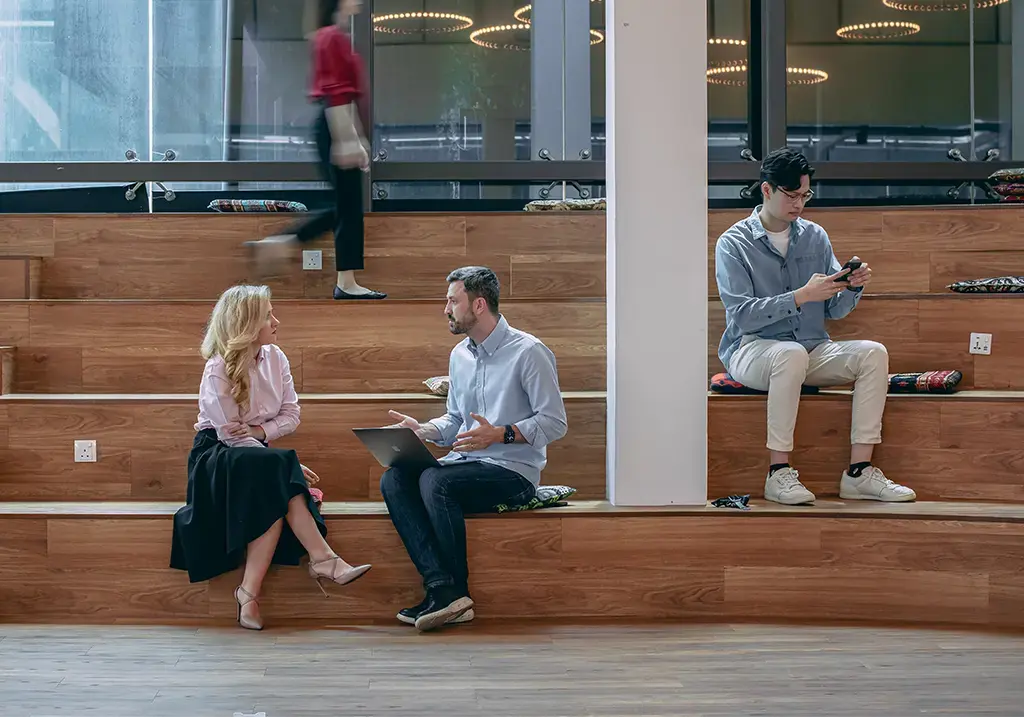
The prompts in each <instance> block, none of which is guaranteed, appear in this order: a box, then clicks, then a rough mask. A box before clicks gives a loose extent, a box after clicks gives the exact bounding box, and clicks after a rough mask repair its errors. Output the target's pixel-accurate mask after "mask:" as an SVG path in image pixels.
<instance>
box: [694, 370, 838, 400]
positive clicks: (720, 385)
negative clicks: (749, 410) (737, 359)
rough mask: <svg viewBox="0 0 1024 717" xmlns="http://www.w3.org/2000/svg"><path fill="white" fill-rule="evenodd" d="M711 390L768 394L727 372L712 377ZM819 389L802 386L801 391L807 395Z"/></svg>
mask: <svg viewBox="0 0 1024 717" xmlns="http://www.w3.org/2000/svg"><path fill="white" fill-rule="evenodd" d="M711 390H712V391H713V392H714V393H725V394H735V395H749V396H765V395H767V394H768V392H767V391H758V390H757V389H753V388H750V386H744V385H743V384H742V383H740V382H739V381H737V380H736V379H734V378H733V377H732V376H730V375H729V374H727V373H716V374H715V375H714V376H712V377H711ZM818 391H819V389H818V387H817V386H801V387H800V393H802V394H805V395H811V396H813V395H814V394H816V393H818Z"/></svg>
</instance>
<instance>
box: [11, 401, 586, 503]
mask: <svg viewBox="0 0 1024 717" xmlns="http://www.w3.org/2000/svg"><path fill="white" fill-rule="evenodd" d="M197 400H198V397H197V396H195V395H124V396H85V395H77V396H60V395H55V396H53V395H49V396H37V397H26V396H19V395H14V396H8V397H5V398H4V399H2V400H0V500H50V501H65V500H127V499H135V500H178V501H183V500H184V499H185V486H186V479H187V474H186V467H185V466H186V459H187V457H188V452H189V450H190V449H191V447H192V441H193V439H194V437H195V431H194V430H193V426H194V425H195V422H196V414H197V412H198V408H197ZM565 405H566V413H567V415H568V421H569V433H568V435H566V437H565V438H563V439H562V440H560V441H556V442H555V443H554V444H552V445H551V446H550V447H549V449H548V466H547V468H546V469H545V471H544V474H543V481H544V482H545V483H546V484H548V485H559V484H562V485H570V486H573V487H575V488H576V489H577V490H578V491H579V493H578V494H577V495H578V497H579V498H581V499H597V498H604V497H605V462H604V461H605V398H604V394H603V393H566V394H565ZM300 406H301V408H302V423H301V425H300V426H299V429H298V431H296V432H295V433H294V434H292V435H291V436H287V437H286V438H283V439H281V440H280V441H277V442H275V444H274V445H275V447H280V448H294V449H295V450H296V451H297V452H298V454H299V458H300V460H302V461H303V462H304V463H306V464H307V465H308V466H309V467H310V468H312V469H313V470H314V471H316V472H317V474H318V475H319V476H320V478H321V483H320V485H319V486H318V487H319V488H321V489H322V490H323V491H324V495H325V496H326V498H327V500H356V501H358V500H380V491H379V481H380V476H381V473H382V472H383V469H382V468H381V467H380V465H379V464H378V463H377V461H376V460H375V459H374V458H373V456H372V455H370V453H369V452H368V451H367V450H366V448H365V447H364V446H363V444H362V443H360V442H359V440H358V439H357V438H356V437H355V436H354V435H353V433H352V429H353V428H362V427H368V426H380V425H387V424H388V423H391V420H390V419H389V418H388V409H394V410H396V411H400V412H402V413H406V414H408V415H411V416H414V417H416V418H418V419H421V420H425V419H428V418H432V417H434V416H439V415H441V414H443V413H444V399H442V398H438V397H436V396H429V395H415V394H413V395H372V394H369V395H365V394H360V395H329V394H328V395H300ZM75 439H81V440H95V441H97V453H98V460H97V462H96V463H75V462H74V451H73V446H74V440H75ZM434 452H435V454H436V455H438V456H440V455H443V454H444V453H446V452H447V451H446V450H444V449H440V448H435V451H434Z"/></svg>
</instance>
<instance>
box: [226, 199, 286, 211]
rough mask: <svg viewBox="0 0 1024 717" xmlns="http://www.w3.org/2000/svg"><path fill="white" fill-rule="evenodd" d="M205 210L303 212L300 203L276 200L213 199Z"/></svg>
mask: <svg viewBox="0 0 1024 717" xmlns="http://www.w3.org/2000/svg"><path fill="white" fill-rule="evenodd" d="M206 208H207V209H212V210H213V211H215V212H304V211H306V205H305V204H303V203H302V202H285V201H282V200H278V199H214V200H213V201H212V202H210V204H209V206H207V207H206Z"/></svg>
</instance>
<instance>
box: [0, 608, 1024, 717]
mask: <svg viewBox="0 0 1024 717" xmlns="http://www.w3.org/2000/svg"><path fill="white" fill-rule="evenodd" d="M1022 674H1024V638H1022V637H1020V636H1005V635H1002V636H1000V635H988V634H964V633H958V632H951V631H926V630H908V629H867V628H851V627H781V626H754V625H746V624H734V625H727V624H722V625H679V624H647V625H579V626H557V625H552V624H545V623H539V624H538V623H532V622H530V621H523V622H518V623H505V624H502V623H501V622H500V621H495V620H490V621H481V622H477V623H474V624H470V625H463V626H458V627H452V628H449V629H447V630H445V631H442V632H438V633H434V634H429V635H419V634H416V633H415V631H414V630H413V629H412V628H409V627H404V626H400V625H398V624H394V625H387V626H363V627H344V628H334V629H332V628H331V627H325V628H323V629H319V630H307V629H294V628H293V629H287V628H282V629H277V630H268V631H264V632H263V633H247V632H243V631H241V630H238V629H233V628H209V629H200V630H196V629H189V628H175V627H167V628H156V627H150V626H147V627H141V626H140V627H70V626H65V627H38V626H31V627H30V626H24V627H23V626H16V625H7V626H0V705H2V706H3V714H4V717H44V716H49V715H91V714H96V715H103V716H104V717H122V716H123V717H129V716H130V717H165V716H166V717H181V716H182V715H189V716H190V717H191V716H193V715H194V716H196V717H207V716H209V717H224V716H227V717H230V715H232V714H234V713H236V712H241V713H243V714H252V713H255V712H265V713H266V715H267V717H284V716H287V717H336V716H337V715H385V714H387V715H405V716H408V717H413V716H415V717H426V716H428V715H448V716H449V717H461V716H463V715H467V716H468V715H487V717H547V716H551V717H556V716H558V717H576V716H577V715H579V716H582V715H603V716H608V717H612V716H614V715H651V716H655V715H663V716H665V717H698V716H702V717H712V716H715V717H718V716H723V717H724V716H728V717H737V716H741V715H760V716H762V717H845V716H850V717H853V716H854V715H856V716H857V717H862V716H864V715H871V716H878V717H882V716H883V715H884V716H885V717H904V716H905V717H910V715H921V714H940V715H958V716H963V717H966V716H968V715H971V716H973V715H986V716H989V717H995V716H1005V717H1011V715H1012V716H1013V717H1018V716H1019V715H1020V714H1021V704H1022V702H1024V683H1022V682H1021V679H1020V676H1021V675H1022Z"/></svg>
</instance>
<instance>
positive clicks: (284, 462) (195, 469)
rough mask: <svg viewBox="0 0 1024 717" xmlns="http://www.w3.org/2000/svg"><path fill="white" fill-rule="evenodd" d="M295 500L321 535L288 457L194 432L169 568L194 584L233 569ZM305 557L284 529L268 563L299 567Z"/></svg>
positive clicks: (294, 459)
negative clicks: (303, 506)
mask: <svg viewBox="0 0 1024 717" xmlns="http://www.w3.org/2000/svg"><path fill="white" fill-rule="evenodd" d="M297 495H304V496H305V497H306V506H307V507H308V508H309V512H310V513H311V514H312V515H313V519H314V520H315V521H316V525H317V527H318V528H319V529H320V534H321V535H323V536H326V535H327V526H326V525H325V524H324V519H323V517H321V515H320V511H319V510H318V509H317V507H316V505H315V504H314V503H313V497H312V496H311V495H310V493H309V486H308V485H307V484H306V479H305V478H304V477H303V476H302V468H301V467H300V466H299V458H298V456H297V455H296V454H295V451H293V450H283V449H280V448H255V447H253V448H231V447H229V446H227V445H226V444H224V443H221V442H220V441H219V440H217V432H216V431H214V430H213V429H207V430H204V431H200V432H199V433H197V434H196V438H195V441H194V442H193V443H192V452H191V453H189V456H188V493H187V499H186V505H184V506H183V507H181V508H179V509H178V512H177V513H175V514H174V536H173V542H172V544H171V567H172V568H176V569H178V570H186V571H188V577H189V581H190V582H193V583H195V582H200V581H203V580H209V579H210V578H213V577H216V576H217V575H221V574H222V573H226V572H230V571H231V570H234V569H235V568H237V567H239V566H240V565H242V563H243V562H244V561H245V547H246V546H247V545H248V544H249V543H251V542H252V541H253V540H255V539H256V538H258V537H260V536H261V535H263V534H264V533H266V532H267V530H269V529H270V527H271V526H272V525H273V524H274V523H275V522H277V520H278V519H280V518H283V517H284V516H285V515H286V514H287V513H288V501H289V500H291V499H292V498H294V497H295V496H297ZM305 554H306V550H305V548H303V547H302V544H301V543H299V541H298V539H297V538H296V537H295V534H294V533H292V531H291V528H289V527H288V523H287V522H285V524H284V526H283V527H282V530H281V539H280V540H279V541H278V543H277V550H276V551H275V552H274V558H273V562H274V563H275V564H278V565H298V564H299V561H300V560H301V558H302V556H304V555H305Z"/></svg>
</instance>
